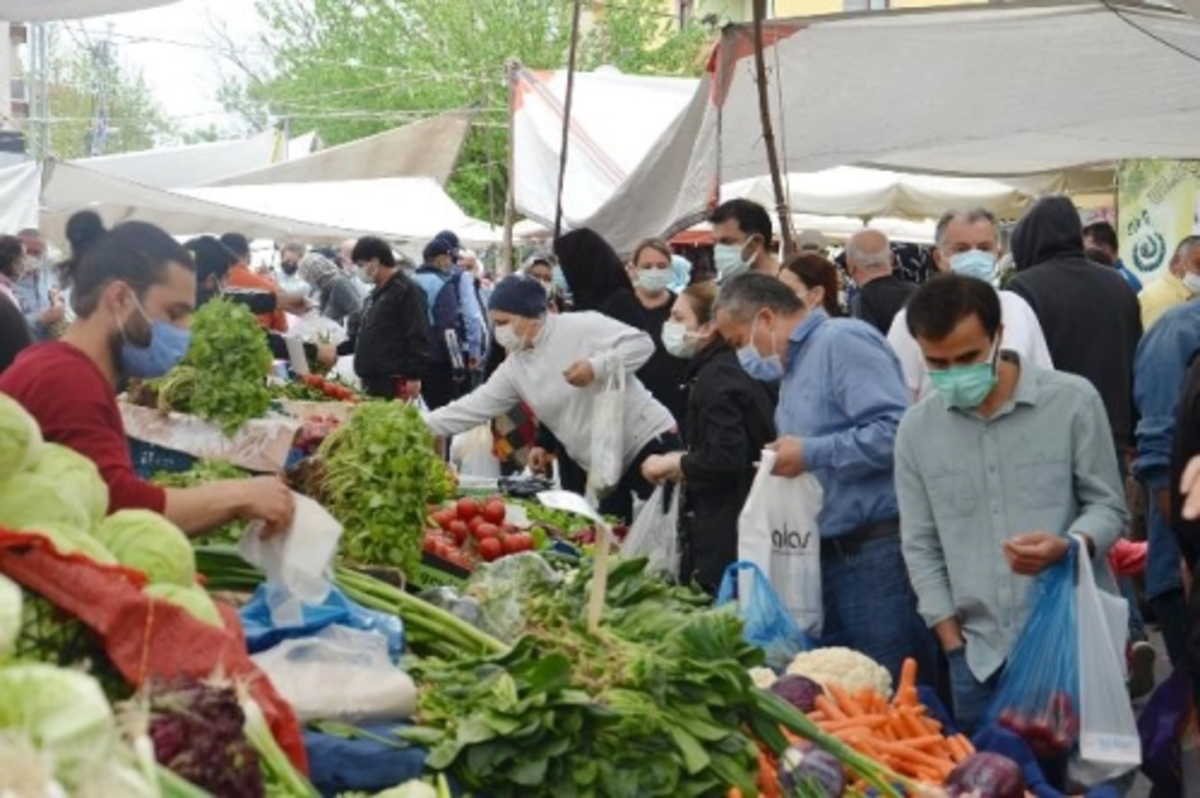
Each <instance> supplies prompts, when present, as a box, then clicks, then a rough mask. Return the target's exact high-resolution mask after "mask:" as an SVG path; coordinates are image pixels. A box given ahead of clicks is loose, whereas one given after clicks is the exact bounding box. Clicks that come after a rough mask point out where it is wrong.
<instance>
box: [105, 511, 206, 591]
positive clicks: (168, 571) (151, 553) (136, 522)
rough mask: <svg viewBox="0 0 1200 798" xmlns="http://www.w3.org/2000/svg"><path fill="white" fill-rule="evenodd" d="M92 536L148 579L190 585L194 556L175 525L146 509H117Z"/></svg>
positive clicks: (193, 578)
mask: <svg viewBox="0 0 1200 798" xmlns="http://www.w3.org/2000/svg"><path fill="white" fill-rule="evenodd" d="M95 536H96V539H97V540H99V541H100V542H101V543H102V544H104V546H105V547H106V548H107V549H108V550H109V551H111V552H112V554H113V556H114V557H116V558H117V561H118V562H119V563H121V564H122V565H126V566H128V567H130V568H133V569H135V570H138V571H141V572H142V573H144V574H145V575H146V578H147V579H149V580H150V581H151V582H156V583H166V584H172V585H179V586H181V587H191V586H192V585H194V584H196V557H195V554H194V553H193V552H192V544H191V542H189V541H188V539H187V536H186V535H184V534H183V532H182V531H180V529H179V527H177V526H175V525H174V524H172V523H171V522H170V521H168V520H167V519H166V518H163V517H162V516H161V515H159V514H158V513H155V512H152V511H150V510H121V511H120V512H117V513H113V514H112V515H110V516H109V517H108V518H106V519H104V521H103V522H102V523H101V524H100V526H98V527H96V531H95Z"/></svg>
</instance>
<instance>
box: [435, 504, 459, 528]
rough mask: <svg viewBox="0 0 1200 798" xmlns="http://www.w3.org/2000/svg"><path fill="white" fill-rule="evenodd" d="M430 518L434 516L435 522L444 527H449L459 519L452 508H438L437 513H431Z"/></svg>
mask: <svg viewBox="0 0 1200 798" xmlns="http://www.w3.org/2000/svg"><path fill="white" fill-rule="evenodd" d="M430 518H432V519H433V522H434V523H435V524H437V525H438V526H440V527H441V528H442V529H449V528H450V524H451V523H453V522H454V521H456V520H458V516H457V515H456V514H455V512H454V510H451V509H445V510H438V511H437V512H436V513H434V514H433V515H431V516H430Z"/></svg>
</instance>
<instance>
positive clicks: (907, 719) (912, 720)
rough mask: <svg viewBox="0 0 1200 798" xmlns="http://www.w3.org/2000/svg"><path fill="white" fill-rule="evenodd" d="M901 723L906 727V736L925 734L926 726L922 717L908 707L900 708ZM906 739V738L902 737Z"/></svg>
mask: <svg viewBox="0 0 1200 798" xmlns="http://www.w3.org/2000/svg"><path fill="white" fill-rule="evenodd" d="M899 715H900V725H901V728H903V729H904V737H905V738H907V737H922V736H924V735H925V733H926V732H925V727H924V726H923V725H921V721H920V719H919V718H918V717H917V715H916V713H914V712H912V711H911V710H908V709H902V710H900V713H899ZM901 739H904V738H901Z"/></svg>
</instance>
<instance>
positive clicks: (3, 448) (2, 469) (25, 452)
mask: <svg viewBox="0 0 1200 798" xmlns="http://www.w3.org/2000/svg"><path fill="white" fill-rule="evenodd" d="M41 448H42V431H41V430H40V429H39V428H38V425H37V422H36V421H34V420H33V416H31V415H29V413H27V412H25V408H23V407H21V405H20V404H18V403H17V402H16V401H15V400H14V399H12V398H11V397H9V396H5V395H4V394H0V482H2V481H4V480H6V479H8V478H9V477H11V476H12V475H13V474H17V473H20V472H21V471H24V470H25V469H27V468H29V467H30V466H31V465H32V464H33V462H34V460H35V459H36V458H37V456H38V452H39V450H40V449H41Z"/></svg>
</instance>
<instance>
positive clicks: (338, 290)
mask: <svg viewBox="0 0 1200 798" xmlns="http://www.w3.org/2000/svg"><path fill="white" fill-rule="evenodd" d="M360 310H362V297H360V296H359V295H358V291H356V290H355V289H354V285H353V284H351V282H350V281H349V280H341V279H339V280H334V281H333V285H332V286H330V288H329V303H328V305H327V306H326V308H325V318H328V319H333V320H334V321H336V322H337V323H338V324H345V322H346V319H348V318H350V316H352V315H353V314H355V313H358V312H359V311H360Z"/></svg>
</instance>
